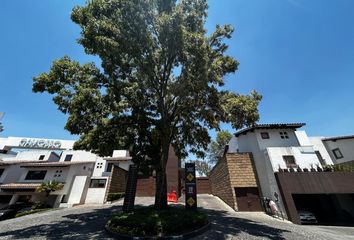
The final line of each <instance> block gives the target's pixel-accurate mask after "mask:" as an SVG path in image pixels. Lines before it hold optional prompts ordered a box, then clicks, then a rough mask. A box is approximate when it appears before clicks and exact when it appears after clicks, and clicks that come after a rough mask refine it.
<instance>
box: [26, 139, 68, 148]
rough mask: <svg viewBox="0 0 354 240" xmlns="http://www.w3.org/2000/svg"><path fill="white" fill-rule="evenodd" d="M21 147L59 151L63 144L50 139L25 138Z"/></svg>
mask: <svg viewBox="0 0 354 240" xmlns="http://www.w3.org/2000/svg"><path fill="white" fill-rule="evenodd" d="M19 147H28V148H48V149H57V148H60V147H61V142H60V141H58V140H49V139H35V138H23V139H21V141H20V144H19Z"/></svg>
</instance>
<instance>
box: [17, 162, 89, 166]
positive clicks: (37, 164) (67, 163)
mask: <svg viewBox="0 0 354 240" xmlns="http://www.w3.org/2000/svg"><path fill="white" fill-rule="evenodd" d="M87 163H93V164H94V163H95V161H74V162H48V161H45V162H38V161H37V162H32V163H24V164H21V167H67V166H71V165H78V164H87Z"/></svg>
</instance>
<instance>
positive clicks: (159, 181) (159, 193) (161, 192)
mask: <svg viewBox="0 0 354 240" xmlns="http://www.w3.org/2000/svg"><path fill="white" fill-rule="evenodd" d="M161 150H162V155H161V160H160V163H159V164H158V165H157V166H156V192H155V209H158V210H162V209H166V208H167V174H166V164H167V160H168V150H169V144H162V149H161Z"/></svg>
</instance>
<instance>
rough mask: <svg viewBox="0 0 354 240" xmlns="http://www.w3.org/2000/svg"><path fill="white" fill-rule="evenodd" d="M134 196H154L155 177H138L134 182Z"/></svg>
mask: <svg viewBox="0 0 354 240" xmlns="http://www.w3.org/2000/svg"><path fill="white" fill-rule="evenodd" d="M136 196H138V197H153V196H155V178H153V177H149V178H139V179H138V181H137V184H136Z"/></svg>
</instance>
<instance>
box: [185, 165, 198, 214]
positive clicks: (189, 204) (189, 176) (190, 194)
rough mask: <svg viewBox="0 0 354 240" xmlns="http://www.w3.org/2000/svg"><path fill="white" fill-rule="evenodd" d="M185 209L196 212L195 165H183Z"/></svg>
mask: <svg viewBox="0 0 354 240" xmlns="http://www.w3.org/2000/svg"><path fill="white" fill-rule="evenodd" d="M185 191H186V209H188V210H197V180H196V175H195V163H186V164H185Z"/></svg>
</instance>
